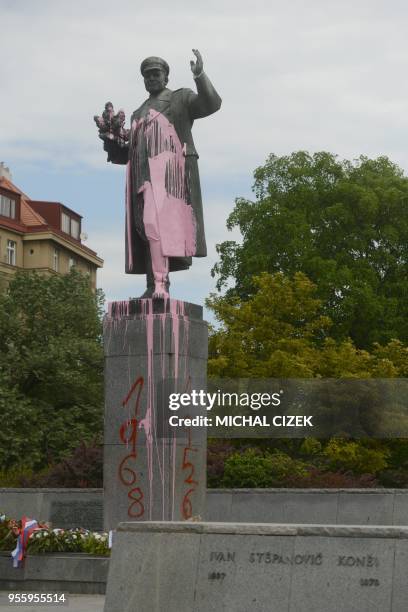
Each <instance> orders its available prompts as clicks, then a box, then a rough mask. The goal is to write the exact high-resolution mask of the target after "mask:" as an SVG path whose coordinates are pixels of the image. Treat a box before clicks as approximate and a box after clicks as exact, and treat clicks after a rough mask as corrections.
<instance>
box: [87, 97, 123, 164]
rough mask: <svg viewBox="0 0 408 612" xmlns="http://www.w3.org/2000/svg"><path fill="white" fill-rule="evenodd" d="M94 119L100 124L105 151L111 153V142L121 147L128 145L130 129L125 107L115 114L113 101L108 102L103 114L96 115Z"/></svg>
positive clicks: (100, 135)
mask: <svg viewBox="0 0 408 612" xmlns="http://www.w3.org/2000/svg"><path fill="white" fill-rule="evenodd" d="M94 121H95V123H96V125H97V126H98V130H99V138H101V139H102V140H103V141H104V149H105V151H108V153H109V145H110V142H112V143H115V144H116V145H118V146H119V147H127V146H128V143H129V135H130V130H128V129H126V128H125V121H126V116H125V112H124V110H123V109H119V111H118V113H116V115H115V111H114V110H113V104H112V102H107V103H106V104H105V110H104V111H103V113H102V115H101V116H98V115H95V116H94Z"/></svg>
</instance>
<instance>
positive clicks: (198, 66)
mask: <svg viewBox="0 0 408 612" xmlns="http://www.w3.org/2000/svg"><path fill="white" fill-rule="evenodd" d="M193 53H194V55H195V56H196V58H197V61H196V62H194V61H193V60H191V62H190V66H191V71H192V73H193V74H194V76H196V77H197V76H200V74H201V73H202V71H203V58H202V57H201V53H200V52H199V50H198V49H193Z"/></svg>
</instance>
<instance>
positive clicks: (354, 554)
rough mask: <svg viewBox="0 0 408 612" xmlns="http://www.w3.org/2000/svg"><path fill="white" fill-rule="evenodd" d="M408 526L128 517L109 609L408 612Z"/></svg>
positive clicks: (116, 552) (116, 554) (114, 564)
mask: <svg viewBox="0 0 408 612" xmlns="http://www.w3.org/2000/svg"><path fill="white" fill-rule="evenodd" d="M407 569H408V529H407V528H406V527H374V526H373V527H367V526H364V527H362V526H351V525H349V526H339V525H335V526H330V525H279V524H276V525H272V524H271V525H268V524H245V523H240V524H234V523H193V522H190V523H188V522H184V523H144V524H134V523H133V524H131V523H128V524H124V523H123V524H121V525H119V527H118V531H117V532H116V534H115V540H114V544H113V550H112V558H111V562H110V567H109V575H108V586H107V592H106V600H105V612H181V611H182V612H187V611H188V612H249V611H250V612H282V611H283V610H287V611H288V612H352V611H355V612H357V611H358V612H361V611H363V610H364V611H365V612H374V611H376V612H405V611H406V610H408V582H407Z"/></svg>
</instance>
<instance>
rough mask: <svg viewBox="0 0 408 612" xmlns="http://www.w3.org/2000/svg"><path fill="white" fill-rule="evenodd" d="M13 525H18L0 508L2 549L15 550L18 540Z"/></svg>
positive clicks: (0, 548) (0, 542)
mask: <svg viewBox="0 0 408 612" xmlns="http://www.w3.org/2000/svg"><path fill="white" fill-rule="evenodd" d="M13 526H17V523H16V522H15V521H11V522H10V519H9V518H8V517H6V515H4V514H2V512H1V510H0V550H14V549H15V547H16V542H17V535H16V534H15V533H14V531H13Z"/></svg>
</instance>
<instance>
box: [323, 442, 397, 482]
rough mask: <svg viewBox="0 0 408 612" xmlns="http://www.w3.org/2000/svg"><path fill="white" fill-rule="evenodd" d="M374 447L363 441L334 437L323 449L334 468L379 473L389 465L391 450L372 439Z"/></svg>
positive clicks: (363, 472) (360, 472)
mask: <svg viewBox="0 0 408 612" xmlns="http://www.w3.org/2000/svg"><path fill="white" fill-rule="evenodd" d="M371 443H372V445H373V446H372V448H369V447H367V446H365V445H364V443H363V442H361V441H349V440H340V439H337V438H332V439H331V440H330V441H329V443H328V444H327V446H326V448H325V449H324V451H323V454H324V455H325V457H327V459H328V460H329V465H330V467H331V468H333V469H334V470H344V471H349V470H351V471H352V472H355V473H357V474H377V473H378V472H380V471H382V470H384V469H385V468H386V467H387V459H388V457H389V455H390V452H389V450H388V449H387V448H386V447H384V446H383V445H381V443H378V442H374V441H371Z"/></svg>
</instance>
